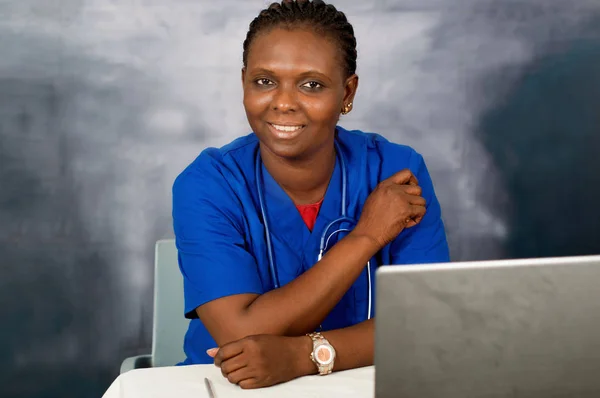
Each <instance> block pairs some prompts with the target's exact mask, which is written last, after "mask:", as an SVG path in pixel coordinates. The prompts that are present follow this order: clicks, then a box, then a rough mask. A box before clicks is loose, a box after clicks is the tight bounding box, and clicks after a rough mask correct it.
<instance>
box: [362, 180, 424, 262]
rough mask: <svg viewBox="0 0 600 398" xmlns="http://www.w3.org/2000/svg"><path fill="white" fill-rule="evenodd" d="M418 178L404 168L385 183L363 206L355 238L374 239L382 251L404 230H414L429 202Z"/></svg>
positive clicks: (377, 188) (383, 182)
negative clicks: (412, 228)
mask: <svg viewBox="0 0 600 398" xmlns="http://www.w3.org/2000/svg"><path fill="white" fill-rule="evenodd" d="M418 184H419V182H418V181H417V178H416V177H415V176H414V175H413V173H412V172H411V171H410V170H409V169H404V170H402V171H399V172H398V173H396V174H394V175H393V176H391V177H390V178H388V179H386V180H383V181H381V182H380V183H379V184H378V185H377V187H376V188H375V189H374V190H373V192H371V194H370V195H369V197H368V198H367V200H366V201H365V204H364V206H363V210H362V214H361V216H360V219H359V220H358V223H357V225H356V227H355V228H354V230H353V231H352V233H353V234H355V235H362V236H366V237H368V238H370V239H371V240H372V241H373V242H374V243H375V244H376V245H377V248H378V251H379V250H381V249H382V248H383V247H384V246H386V245H387V244H389V243H390V242H392V241H393V240H394V239H395V238H396V237H397V236H398V235H399V234H400V232H402V231H403V230H404V228H410V227H414V226H415V225H417V224H418V223H420V222H421V220H422V219H423V216H424V215H425V210H426V209H425V204H426V203H425V199H424V198H423V197H422V196H421V192H422V191H421V187H419V185H418Z"/></svg>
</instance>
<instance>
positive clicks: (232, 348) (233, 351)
mask: <svg viewBox="0 0 600 398" xmlns="http://www.w3.org/2000/svg"><path fill="white" fill-rule="evenodd" d="M243 351H244V345H243V343H242V340H238V341H234V342H231V343H228V344H225V345H224V346H223V347H221V348H219V352H217V355H215V365H216V366H221V363H222V362H224V361H227V360H228V359H230V358H232V357H235V356H236V355H240V354H241V353H242V352H243Z"/></svg>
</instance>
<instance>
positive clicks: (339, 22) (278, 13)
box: [242, 0, 357, 77]
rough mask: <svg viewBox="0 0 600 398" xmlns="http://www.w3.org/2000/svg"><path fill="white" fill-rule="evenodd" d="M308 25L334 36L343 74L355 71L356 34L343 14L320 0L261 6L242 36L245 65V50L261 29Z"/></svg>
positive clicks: (246, 56)
mask: <svg viewBox="0 0 600 398" xmlns="http://www.w3.org/2000/svg"><path fill="white" fill-rule="evenodd" d="M278 27H281V28H285V29H293V28H304V27H305V28H310V29H313V30H314V31H315V32H316V33H318V34H323V35H326V36H328V37H329V38H331V39H333V40H335V41H336V42H337V44H338V46H339V48H340V51H341V55H342V58H343V60H344V69H345V74H346V77H350V76H352V75H353V74H354V73H355V72H356V56H357V54H356V38H355V37H354V28H352V25H351V24H350V22H348V19H347V18H346V15H345V14H344V13H343V12H341V11H338V10H337V9H336V8H335V7H334V6H333V5H331V4H326V3H325V2H324V1H322V0H282V1H281V3H272V4H271V5H270V6H269V7H268V8H266V9H264V10H262V11H261V12H260V13H259V14H258V16H257V17H256V18H254V20H253V21H252V22H251V23H250V28H249V30H248V34H247V35H246V40H244V53H243V57H242V59H243V63H244V68H245V67H247V66H248V52H249V50H250V45H251V44H252V41H253V40H254V39H255V38H256V36H257V35H259V34H260V33H267V32H268V31H270V30H271V29H274V28H278Z"/></svg>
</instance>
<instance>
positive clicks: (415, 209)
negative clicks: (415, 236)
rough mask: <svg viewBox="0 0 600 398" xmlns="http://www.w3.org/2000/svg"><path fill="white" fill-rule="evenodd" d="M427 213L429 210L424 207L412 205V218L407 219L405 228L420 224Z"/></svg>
mask: <svg viewBox="0 0 600 398" xmlns="http://www.w3.org/2000/svg"><path fill="white" fill-rule="evenodd" d="M423 200H424V199H423ZM426 212H427V209H426V208H425V206H424V205H411V206H410V216H409V217H408V218H407V219H406V221H405V225H404V228H411V227H414V226H415V225H417V224H419V223H420V222H421V220H422V219H423V217H424V216H425V213H426Z"/></svg>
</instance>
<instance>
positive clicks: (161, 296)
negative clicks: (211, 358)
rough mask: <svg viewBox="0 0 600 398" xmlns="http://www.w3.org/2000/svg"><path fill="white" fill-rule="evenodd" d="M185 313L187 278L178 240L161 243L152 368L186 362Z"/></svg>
mask: <svg viewBox="0 0 600 398" xmlns="http://www.w3.org/2000/svg"><path fill="white" fill-rule="evenodd" d="M183 313H184V302H183V277H182V275H181V272H180V270H179V264H178V261H177V248H176V247H175V240H173V239H164V240H159V241H158V242H156V246H155V256H154V320H153V326H152V366H154V367H159V366H172V365H175V364H177V363H179V362H182V361H183V360H184V359H185V354H184V352H183V339H184V336H185V333H186V331H187V328H188V325H189V320H188V319H186V318H185V317H184V314H183Z"/></svg>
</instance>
